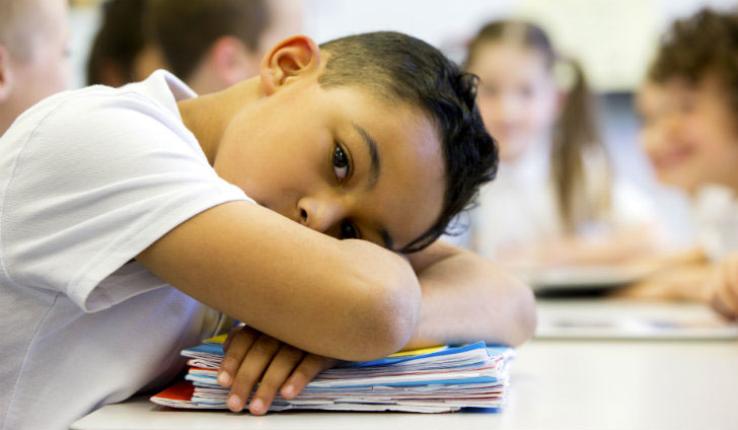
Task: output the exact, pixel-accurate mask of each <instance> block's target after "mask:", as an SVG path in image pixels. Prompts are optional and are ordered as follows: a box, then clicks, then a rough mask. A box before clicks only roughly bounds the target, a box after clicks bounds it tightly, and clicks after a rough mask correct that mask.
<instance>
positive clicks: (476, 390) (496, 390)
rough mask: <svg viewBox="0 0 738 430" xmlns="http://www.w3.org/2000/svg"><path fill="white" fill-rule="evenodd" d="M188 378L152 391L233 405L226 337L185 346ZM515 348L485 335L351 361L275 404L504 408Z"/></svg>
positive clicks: (187, 403) (168, 397)
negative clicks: (224, 365)
mask: <svg viewBox="0 0 738 430" xmlns="http://www.w3.org/2000/svg"><path fill="white" fill-rule="evenodd" d="M182 355H184V356H185V357H189V359H190V360H189V361H188V363H187V364H188V365H189V366H190V368H189V371H188V373H187V375H186V377H185V379H186V380H185V381H182V382H179V383H177V384H175V385H174V386H172V387H170V388H168V389H166V390H164V391H162V392H161V393H159V394H157V395H155V396H153V397H152V398H151V401H153V402H154V403H157V404H159V405H163V406H169V407H174V408H185V409H227V407H226V403H225V402H226V398H227V396H228V390H227V389H225V388H222V387H221V386H220V385H218V383H217V382H216V376H217V371H218V367H219V366H220V363H221V361H222V360H223V346H222V344H221V343H204V344H202V345H199V346H197V347H194V348H189V349H185V350H184V351H182ZM513 356H514V350H512V349H510V348H507V347H489V346H487V345H485V344H484V342H477V343H473V344H469V345H465V346H459V347H449V346H440V347H435V348H427V349H423V350H416V351H409V352H402V353H398V354H394V355H391V356H388V357H386V358H383V359H379V360H374V361H364V362H346V363H342V364H341V365H339V366H338V367H335V368H333V369H330V370H326V371H324V372H323V373H321V374H320V375H319V376H318V377H317V378H316V379H314V380H313V381H312V382H311V383H310V384H308V385H307V387H306V388H305V389H304V390H303V392H302V393H301V394H300V395H299V396H297V398H295V399H293V400H286V399H284V398H282V397H277V398H276V399H275V400H274V403H273V404H272V406H271V408H270V409H269V410H270V411H272V412H273V411H283V410H288V409H312V410H341V411H403V412H424V413H434V412H452V411H457V410H459V409H461V408H486V409H492V410H499V409H500V408H501V407H502V405H503V402H504V398H505V387H506V386H507V382H508V372H507V369H508V364H509V363H510V361H511V359H512V358H513Z"/></svg>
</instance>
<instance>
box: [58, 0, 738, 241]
mask: <svg viewBox="0 0 738 430" xmlns="http://www.w3.org/2000/svg"><path fill="white" fill-rule="evenodd" d="M102 3H103V2H102V1H101V0H73V1H72V2H71V4H72V9H71V14H70V23H71V29H72V35H71V37H72V42H71V43H72V56H71V63H72V68H73V78H72V82H71V84H72V87H73V88H77V87H81V86H83V85H84V82H85V63H86V60H87V56H88V54H89V48H90V44H91V41H92V39H93V37H94V35H95V32H96V31H97V29H98V26H99V23H100V15H101V4H102ZM269 4H270V7H271V8H273V14H274V16H278V25H277V26H276V27H275V28H274V29H273V30H272V31H271V34H270V36H269V37H271V38H273V39H274V41H276V40H278V39H279V38H281V37H284V36H286V35H290V34H294V33H305V34H308V35H310V36H311V37H313V38H314V39H315V40H316V41H318V42H323V41H327V40H330V39H333V38H336V37H340V36H343V35H347V34H352V33H359V32H366V31H375V30H396V31H402V32H405V33H408V34H411V35H413V36H416V37H419V38H421V39H424V40H426V41H428V42H430V43H432V44H434V45H435V46H438V47H439V48H441V49H442V50H443V51H444V52H445V53H447V54H448V55H449V56H450V57H451V58H453V59H455V60H457V61H461V60H463V55H464V52H465V49H466V44H467V42H468V41H469V39H471V38H472V37H473V35H474V34H475V33H476V32H477V30H478V29H479V27H480V26H481V25H482V24H483V23H485V22H487V21H489V20H492V19H502V18H510V17H514V18H524V19H529V20H531V21H533V22H536V23H538V24H539V25H541V26H542V27H543V29H544V30H546V31H547V32H548V34H549V35H550V36H551V38H552V39H553V43H554V45H555V46H557V47H558V48H559V50H560V51H562V52H563V53H564V54H565V55H568V56H571V57H574V58H577V59H578V60H579V61H580V62H581V63H582V66H583V69H584V72H585V74H586V75H587V77H588V79H589V82H590V85H591V86H592V88H593V89H594V91H595V93H596V95H597V100H598V102H599V104H600V125H601V129H602V132H603V135H604V141H605V144H606V147H607V149H608V152H609V155H610V156H611V158H612V161H613V166H614V170H615V173H616V175H618V176H621V177H627V178H628V179H629V180H630V181H631V182H632V183H634V184H635V185H638V186H639V187H640V188H641V189H643V190H644V191H645V192H646V194H647V195H649V196H650V197H651V198H653V199H654V202H655V203H656V206H657V207H659V208H660V211H661V212H662V214H664V215H665V216H664V217H662V219H663V220H665V221H666V222H667V223H670V224H671V225H669V230H671V231H673V232H678V235H679V236H680V237H678V241H680V242H682V241H683V242H685V243H686V242H689V241H690V240H691V239H692V235H693V233H694V232H693V231H691V230H690V223H689V222H688V221H687V217H688V209H687V203H686V200H685V198H684V197H683V196H682V195H681V194H680V193H679V192H675V191H673V190H667V189H665V188H664V187H661V186H658V185H657V184H656V181H655V180H654V178H653V174H652V172H651V168H650V165H649V163H648V161H647V160H646V158H645V157H644V155H643V154H642V151H641V150H640V148H639V145H638V118H637V115H636V114H635V112H634V109H633V102H634V92H635V91H636V90H637V88H638V86H639V84H640V83H641V82H642V80H643V77H644V73H645V70H646V68H647V66H648V64H649V62H650V60H651V58H652V56H653V54H654V52H655V49H656V47H657V44H658V41H659V37H660V35H661V34H662V33H663V32H664V30H665V29H666V28H667V27H668V25H669V24H670V23H671V22H672V21H673V20H675V19H678V18H682V17H685V16H689V15H690V14H692V13H694V12H695V11H697V10H698V9H700V8H702V7H705V6H709V7H713V8H715V9H718V10H721V9H727V8H730V7H735V6H736V5H737V4H738V2H735V1H731V0H670V1H667V0H621V1H618V2H612V1H608V0H559V1H556V2H551V1H546V0H496V1H489V0H467V1H464V2H463V3H462V4H463V7H457V6H456V5H455V4H454V5H453V9H452V10H453V13H451V8H452V6H451V4H449V2H447V1H445V0H406V1H402V2H398V1H395V0H372V1H348V0H269Z"/></svg>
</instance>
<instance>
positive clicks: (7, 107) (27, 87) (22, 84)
mask: <svg viewBox="0 0 738 430" xmlns="http://www.w3.org/2000/svg"><path fill="white" fill-rule="evenodd" d="M66 14H67V0H3V1H2V2H0V134H2V133H4V132H5V130H6V129H7V128H8V127H10V124H11V123H12V122H13V120H14V119H15V117H17V116H18V115H19V114H20V113H21V112H23V111H24V110H26V109H27V108H29V107H30V106H31V105H33V104H35V103H36V102H38V101H39V100H41V99H43V98H45V97H46V96H49V95H51V94H53V93H55V92H58V91H61V90H63V89H65V88H66V86H67V80H68V76H69V66H68V64H67V57H68V55H69V53H68V49H69V48H68V45H67V44H68V26H67V17H66Z"/></svg>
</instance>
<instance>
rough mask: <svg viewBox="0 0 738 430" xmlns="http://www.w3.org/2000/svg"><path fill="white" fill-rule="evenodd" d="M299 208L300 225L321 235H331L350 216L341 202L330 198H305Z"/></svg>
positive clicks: (301, 200)
mask: <svg viewBox="0 0 738 430" xmlns="http://www.w3.org/2000/svg"><path fill="white" fill-rule="evenodd" d="M297 207H298V209H299V211H300V223H301V224H302V225H304V226H306V227H310V228H312V229H313V230H316V231H319V232H321V233H329V231H330V230H331V229H332V227H334V226H337V225H338V224H339V223H340V221H341V220H342V219H344V218H346V216H347V214H348V210H347V208H346V205H345V204H344V203H343V202H342V201H341V200H339V199H336V198H330V197H303V198H301V199H300V201H299V202H298V203H297Z"/></svg>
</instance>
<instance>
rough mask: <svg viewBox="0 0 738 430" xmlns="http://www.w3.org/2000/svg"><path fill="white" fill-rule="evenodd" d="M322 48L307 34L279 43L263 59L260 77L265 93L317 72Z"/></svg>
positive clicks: (271, 92) (272, 91)
mask: <svg viewBox="0 0 738 430" xmlns="http://www.w3.org/2000/svg"><path fill="white" fill-rule="evenodd" d="M320 61H321V60H320V48H318V45H317V44H316V43H315V42H314V41H313V39H311V38H309V37H307V36H302V35H299V36H292V37H289V38H287V39H284V40H283V41H281V42H279V43H277V44H276V45H275V46H274V47H273V48H272V49H271V50H269V52H268V53H267V54H266V55H265V56H264V58H263V59H262V61H261V67H260V77H261V85H262V88H263V89H264V93H265V94H267V95H270V94H273V93H274V92H275V91H277V90H278V89H279V88H281V87H282V86H284V85H286V84H288V83H289V82H291V81H292V80H294V79H297V78H300V77H304V76H309V75H311V74H313V73H317V72H318V70H319V69H320V65H321V63H320Z"/></svg>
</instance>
